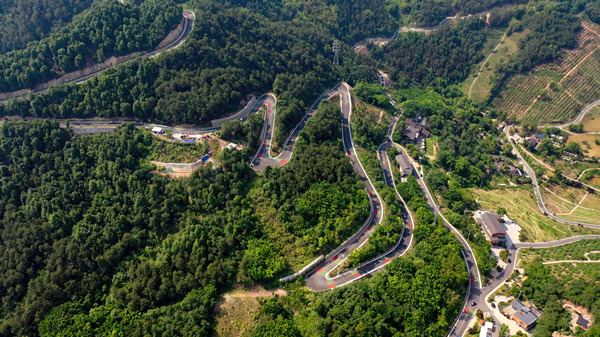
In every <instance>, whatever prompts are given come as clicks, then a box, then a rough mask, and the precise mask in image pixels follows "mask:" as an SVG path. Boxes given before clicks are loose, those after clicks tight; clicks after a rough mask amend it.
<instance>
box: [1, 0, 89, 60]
mask: <svg viewBox="0 0 600 337" xmlns="http://www.w3.org/2000/svg"><path fill="white" fill-rule="evenodd" d="M92 2H93V1H92V0H3V1H1V2H0V54H1V53H6V52H8V51H11V50H15V49H23V48H25V46H27V43H29V42H31V41H36V40H40V39H42V38H44V37H47V36H48V35H49V34H50V32H51V31H52V29H60V28H62V27H64V26H65V25H66V24H68V23H69V22H70V21H71V18H72V17H73V16H74V15H77V14H78V13H80V12H82V11H83V10H85V9H86V8H89V7H90V5H91V4H92Z"/></svg>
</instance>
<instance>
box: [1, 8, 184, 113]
mask: <svg viewBox="0 0 600 337" xmlns="http://www.w3.org/2000/svg"><path fill="white" fill-rule="evenodd" d="M182 16H183V20H184V27H183V30H182V31H181V33H180V34H179V36H178V37H177V38H176V39H175V40H173V41H172V42H170V43H168V44H166V45H165V46H163V47H161V48H157V49H155V50H152V51H149V52H145V53H142V54H141V55H139V56H138V57H154V56H158V55H159V54H160V53H162V52H163V51H167V50H170V49H174V48H177V47H179V46H180V45H182V44H183V42H184V41H185V39H186V38H187V37H188V35H189V34H190V32H191V31H192V28H193V25H194V20H195V18H196V15H195V14H194V12H191V11H188V10H184V11H183V12H182ZM116 65H118V64H116ZM116 65H115V66H116ZM96 67H99V65H96ZM109 68H112V67H109ZM109 68H99V69H98V70H95V71H94V72H92V73H89V74H86V75H82V76H79V77H76V78H73V79H71V80H69V81H66V82H64V83H62V84H68V83H83V82H85V81H87V80H89V79H90V78H92V77H94V76H96V75H98V74H100V73H101V72H103V71H104V70H106V69H109ZM48 83H50V82H48ZM48 83H42V84H39V85H37V86H36V88H35V89H33V90H30V91H29V92H25V93H23V90H19V91H15V92H13V93H7V94H8V96H6V97H5V98H3V99H1V100H0V103H4V102H7V101H9V100H11V99H13V98H19V97H23V96H28V95H29V94H42V93H44V92H46V91H48V89H50V88H51V87H52V86H53V85H50V84H48Z"/></svg>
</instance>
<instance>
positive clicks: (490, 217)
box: [481, 212, 506, 234]
mask: <svg viewBox="0 0 600 337" xmlns="http://www.w3.org/2000/svg"><path fill="white" fill-rule="evenodd" d="M499 219H500V216H499V215H498V214H496V213H494V212H484V213H482V214H481V222H482V223H483V225H484V226H485V227H486V228H487V230H488V232H490V233H492V234H495V233H505V234H506V229H504V226H503V225H502V224H501V223H500V220H499Z"/></svg>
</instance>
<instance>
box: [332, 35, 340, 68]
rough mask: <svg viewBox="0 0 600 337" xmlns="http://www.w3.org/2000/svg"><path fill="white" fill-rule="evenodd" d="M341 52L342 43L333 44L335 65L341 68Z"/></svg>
mask: <svg viewBox="0 0 600 337" xmlns="http://www.w3.org/2000/svg"><path fill="white" fill-rule="evenodd" d="M339 51H340V41H337V40H336V41H335V42H333V52H334V54H333V65H336V66H339V65H340V59H339V56H338V54H339Z"/></svg>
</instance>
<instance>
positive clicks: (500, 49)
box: [461, 31, 525, 102]
mask: <svg viewBox="0 0 600 337" xmlns="http://www.w3.org/2000/svg"><path fill="white" fill-rule="evenodd" d="M524 35H525V32H519V33H515V34H512V35H510V36H506V37H504V39H503V40H502V38H503V36H504V33H501V34H500V32H498V31H496V32H495V33H494V34H491V36H490V37H488V41H489V42H488V43H491V44H493V46H491V47H490V48H487V50H488V51H486V52H485V53H486V54H488V56H489V58H488V56H486V59H484V60H483V61H482V62H481V63H479V64H478V65H477V67H476V68H475V69H474V70H473V73H472V74H471V75H470V76H469V78H467V80H466V81H465V82H464V83H463V85H462V86H461V88H462V90H463V92H464V93H465V95H467V96H469V94H470V98H471V99H472V100H473V101H474V102H483V101H485V100H486V99H487V98H488V96H489V94H490V91H491V90H492V88H493V86H494V85H495V81H494V77H495V72H494V69H495V68H496V67H497V66H498V65H500V64H502V63H504V62H506V61H507V60H508V59H509V58H510V56H511V55H512V54H514V53H515V52H516V51H517V49H518V48H519V47H518V41H519V39H520V38H521V37H522V36H524ZM500 41H502V42H500ZM496 46H497V49H496V50H494V48H496ZM486 47H487V46H486ZM478 73H479V77H477V74H478ZM473 82H475V83H473Z"/></svg>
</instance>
